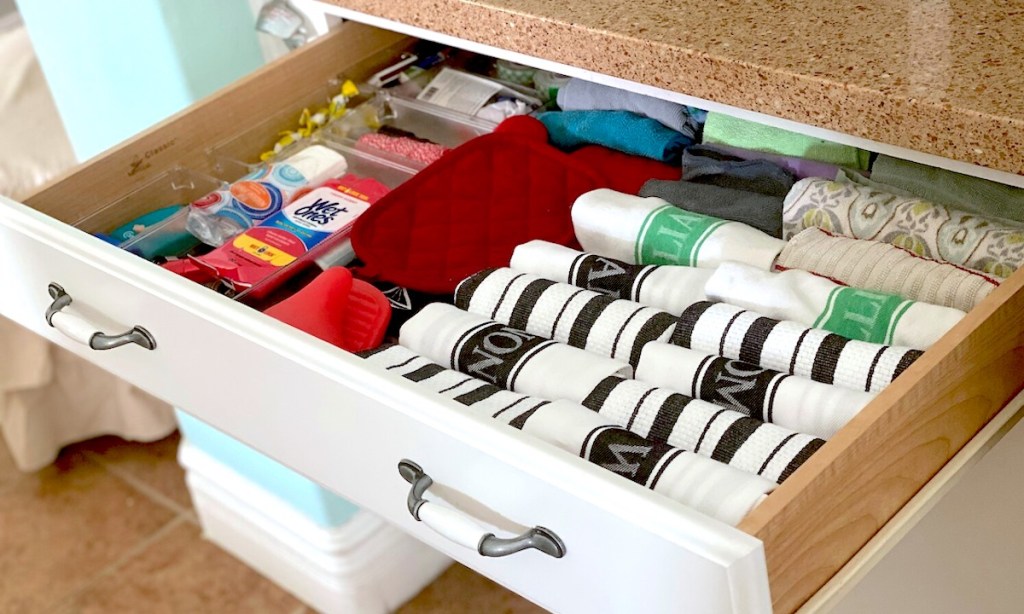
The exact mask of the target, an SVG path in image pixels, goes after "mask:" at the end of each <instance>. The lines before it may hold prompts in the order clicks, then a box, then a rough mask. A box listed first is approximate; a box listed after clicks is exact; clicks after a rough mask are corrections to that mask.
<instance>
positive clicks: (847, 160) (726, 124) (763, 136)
mask: <svg viewBox="0 0 1024 614" xmlns="http://www.w3.org/2000/svg"><path fill="white" fill-rule="evenodd" d="M704 142H705V143H718V144H721V145H729V146H732V147H742V148H744V149H753V150H755V151H767V152H771V153H775V154H780V155H783V156H796V157H798V158H807V159H810V160H818V161H819V162H828V163H829V164H835V165H836V166H848V167H850V168H855V169H857V170H862V171H866V170H868V166H869V164H870V157H871V154H870V152H867V151H864V150H863V149H857V148H856V147H851V146H849V145H840V144H839V143H833V142H831V141H826V140H823V139H816V138H814V137H811V136H806V135H803V134H799V133H796V132H790V131H789V130H783V129H782V128H773V127H772V126H765V125H763V124H758V123H755V122H751V121H747V120H745V119H739V118H736V117H732V116H730V115H724V114H722V113H714V112H711V113H708V118H707V121H706V122H704Z"/></svg>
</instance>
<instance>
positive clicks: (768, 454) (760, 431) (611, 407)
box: [583, 377, 825, 484]
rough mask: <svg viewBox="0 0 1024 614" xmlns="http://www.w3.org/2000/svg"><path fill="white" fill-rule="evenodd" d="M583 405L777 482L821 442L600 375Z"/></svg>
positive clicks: (654, 438)
mask: <svg viewBox="0 0 1024 614" xmlns="http://www.w3.org/2000/svg"><path fill="white" fill-rule="evenodd" d="M583 406H584V407H587V408H589V409H592V410H594V411H596V412H598V413H599V414H601V415H602V416H604V417H605V418H607V419H608V420H611V421H612V422H613V423H615V424H618V425H619V426H622V427H623V428H625V429H627V430H629V431H631V432H633V433H636V434H637V435H640V436H641V437H646V438H648V439H651V440H652V441H663V442H665V443H667V444H669V445H670V446H675V447H677V448H682V449H684V450H690V451H692V452H696V453H697V454H700V455H701V456H707V457H708V458H711V459H713V460H716V461H719V462H721V463H725V464H727V465H730V466H732V467H736V468H737V469H741V470H743V471H746V472H747V473H752V474H754V475H759V476H761V477H764V478H768V479H769V480H773V481H775V482H778V483H780V484H781V483H782V482H783V481H785V480H786V478H788V477H789V476H790V475H791V474H792V473H793V472H794V471H796V470H797V469H798V468H799V467H800V465H802V464H803V463H804V461H806V460H807V459H808V458H810V457H811V454H813V453H814V452H816V451H817V450H818V448H820V447H821V446H822V445H824V443H825V442H824V440H821V439H818V438H817V437H812V436H810V435H804V434H802V433H796V432H794V431H791V430H789V429H787V428H783V427H781V426H779V425H777V424H767V423H765V422H763V421H761V420H756V419H754V418H751V417H750V416H747V415H744V414H742V413H740V412H738V411H735V410H732V409H727V408H724V407H719V406H718V405H713V404H711V403H708V402H706V401H699V400H696V399H693V398H691V397H688V396H686V395H683V394H679V393H678V392H674V391H672V390H669V389H667V388H658V387H656V386H651V385H650V384H646V383H644V382H638V381H637V380H635V379H625V378H621V377H609V378H607V379H605V380H604V381H602V382H601V383H600V384H599V385H598V386H597V387H596V388H595V389H594V391H593V392H592V393H591V394H590V395H589V396H588V397H587V398H585V399H584V400H583Z"/></svg>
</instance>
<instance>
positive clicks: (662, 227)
mask: <svg viewBox="0 0 1024 614" xmlns="http://www.w3.org/2000/svg"><path fill="white" fill-rule="evenodd" d="M572 224H573V229H574V230H575V232H576V239H577V240H578V241H579V242H580V245H582V246H583V249H584V250H586V251H588V252H592V253H595V254H601V255H602V256H607V257H609V258H615V259H617V260H622V261H623V262H628V263H629V264H675V265H682V266H695V267H702V268H714V267H717V266H718V265H719V264H721V263H722V262H725V261H727V260H731V261H735V262H745V263H747V264H749V265H751V266H756V267H758V268H761V269H764V270H766V271H767V270H771V268H772V265H773V264H774V262H775V258H776V257H777V256H778V255H779V252H780V251H782V248H783V246H785V244H786V243H785V241H782V240H779V239H776V238H774V237H770V236H768V235H767V234H765V233H763V232H761V231H760V230H757V229H756V228H751V227H750V226H747V225H746V224H741V223H739V222H730V221H727V220H721V219H718V218H714V217H710V216H707V215H701V214H699V213H692V212H690V211H686V210H684V209H680V208H679V207H676V206H674V205H671V204H669V203H667V202H666V201H664V200H662V199H660V198H653V197H648V198H642V197H639V196H631V195H629V194H622V193H620V192H615V191H612V190H607V189H600V190H592V191H590V192H587V193H585V194H582V195H580V196H579V197H578V198H577V199H576V202H575V203H574V204H573V207H572Z"/></svg>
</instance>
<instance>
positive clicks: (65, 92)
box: [17, 0, 263, 160]
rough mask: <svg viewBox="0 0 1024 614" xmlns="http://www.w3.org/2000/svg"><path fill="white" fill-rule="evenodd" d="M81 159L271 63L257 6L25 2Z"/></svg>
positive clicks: (199, 0)
mask: <svg viewBox="0 0 1024 614" xmlns="http://www.w3.org/2000/svg"><path fill="white" fill-rule="evenodd" d="M17 2H18V8H19V10H20V11H21V15H22V19H23V20H24V22H25V25H26V26H27V28H28V31H29V35H30V37H31V38H32V44H33V46H34V47H35V49H36V54H37V55H38V57H39V62H40V64H41V65H42V68H43V73H44V74H45V75H46V79H47V81H48V82H49V84H50V88H51V90H52V91H53V95H54V99H55V100H56V102H57V108H58V109H59V111H60V114H61V119H62V120H63V122H64V126H65V128H66V129H67V133H68V137H69V138H70V139H71V144H72V147H73V148H74V151H75V154H76V156H77V157H78V159H79V160H85V159H87V158H90V157H92V156H94V155H96V154H98V153H100V152H101V151H103V150H105V149H107V148H109V147H111V146H112V145H115V144H117V143H119V142H121V141H123V140H125V139H127V138H128V137H130V136H132V135H134V134H136V133H137V132H139V131H141V130H143V129H145V128H147V127H149V126H151V125H153V124H155V123H157V122H159V121H161V120H162V119H164V118H166V117H167V116H169V115H171V114H173V113H175V112H177V111H179V110H181V109H183V108H184V107H186V106H188V105H189V104H191V103H193V102H195V101H196V100H198V99H199V98H202V97H203V96H206V95H207V94H210V93H211V92H213V91H215V90H217V89H218V88H220V87H222V86H224V85H226V84H228V83H230V82H231V81H234V80H235V79H237V78H239V77H241V76H243V75H245V74H247V73H249V72H251V71H252V70H254V69H256V68H258V67H259V66H261V65H262V64H263V56H262V54H261V51H260V47H259V43H258V40H257V32H256V31H255V29H254V28H253V23H254V21H255V19H254V17H253V15H252V11H251V9H250V7H249V3H248V0H17Z"/></svg>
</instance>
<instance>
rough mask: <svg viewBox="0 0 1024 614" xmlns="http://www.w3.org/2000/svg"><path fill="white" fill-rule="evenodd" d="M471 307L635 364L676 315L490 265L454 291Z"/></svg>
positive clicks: (668, 334)
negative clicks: (642, 352)
mask: <svg viewBox="0 0 1024 614" xmlns="http://www.w3.org/2000/svg"><path fill="white" fill-rule="evenodd" d="M455 304H456V305H457V306H458V307H461V308H462V309H465V310H466V311H470V312H472V313H476V314H480V315H482V316H485V317H488V318H490V319H492V320H496V321H498V322H502V323H504V324H508V325H509V326H511V327H513V328H517V329H519V330H525V331H526V332H529V333H533V334H535V335H541V336H543V337H547V338H548V339H554V340H555V341H561V342H563V343H567V344H569V345H571V346H573V347H577V348H580V349H584V350H587V351H589V352H592V353H594V354H599V355H601V356H608V357H610V358H615V359H618V360H623V361H626V362H628V363H629V364H630V365H634V366H635V365H636V364H637V363H638V362H639V361H640V350H641V349H643V346H644V344H646V343H649V342H651V341H667V340H668V339H669V338H670V337H671V335H672V331H674V330H675V327H676V320H677V319H676V317H675V316H673V315H672V314H670V313H668V312H665V311H662V310H660V309H655V308H653V307H647V306H645V305H641V304H639V303H634V302H633V301H624V300H621V299H615V298H612V297H610V296H607V295H604V294H600V293H598V292H593V291H591V290H585V289H583V288H577V287H576V286H571V285H569V284H563V283H557V282H553V281H551V280H549V279H542V278H541V277H538V276H537V275H531V274H529V273H520V272H518V271H514V270H512V269H487V270H484V271H481V272H479V273H477V274H476V275H471V276H470V277H467V278H466V279H464V280H463V281H462V283H460V284H459V286H458V287H457V288H456V289H455Z"/></svg>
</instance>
